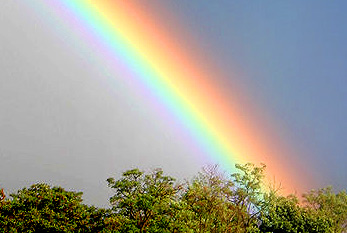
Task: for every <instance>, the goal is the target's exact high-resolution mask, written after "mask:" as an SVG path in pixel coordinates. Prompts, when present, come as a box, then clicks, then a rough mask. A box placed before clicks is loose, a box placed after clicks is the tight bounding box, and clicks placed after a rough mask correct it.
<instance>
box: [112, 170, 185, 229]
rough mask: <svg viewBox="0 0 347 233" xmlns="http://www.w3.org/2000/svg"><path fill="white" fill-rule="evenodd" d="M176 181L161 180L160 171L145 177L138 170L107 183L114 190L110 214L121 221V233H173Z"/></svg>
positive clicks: (163, 178)
mask: <svg viewBox="0 0 347 233" xmlns="http://www.w3.org/2000/svg"><path fill="white" fill-rule="evenodd" d="M174 181H175V179H174V178H172V177H170V176H164V175H163V171H162V170H161V169H156V170H153V171H152V172H151V173H149V174H145V173H144V172H142V171H140V170H139V169H132V170H128V171H126V172H124V173H123V175H122V178H121V179H120V180H117V181H116V180H115V179H114V178H109V179H107V182H108V186H109V187H111V188H112V189H114V190H115V194H114V196H112V197H111V198H110V203H111V205H112V206H113V208H112V209H113V211H114V212H115V213H116V214H118V215H119V216H120V218H121V219H122V221H123V224H122V227H121V231H122V232H175V231H177V230H174V228H175V226H174V222H173V219H174V215H175V211H174V210H175V209H174V206H175V203H177V201H178V200H177V196H176V193H177V192H178V191H179V189H180V187H179V186H175V185H174Z"/></svg>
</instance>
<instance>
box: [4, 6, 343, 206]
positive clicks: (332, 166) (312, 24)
mask: <svg viewBox="0 0 347 233" xmlns="http://www.w3.org/2000/svg"><path fill="white" fill-rule="evenodd" d="M24 2H26V3H30V1H29V0H26V1H19V0H14V1H10V0H3V1H2V2H1V3H0V54H1V55H0V71H1V73H0V161H1V162H0V185H1V187H4V188H5V189H6V190H7V191H14V190H17V189H19V188H22V187H23V186H26V185H30V184H32V183H35V182H39V181H40V182H41V181H43V182H48V183H50V184H53V185H61V186H63V187H65V188H67V189H75V190H78V191H81V190H82V191H83V192H84V199H85V200H86V202H87V203H92V204H96V205H106V203H107V202H108V197H109V194H110V191H109V189H108V188H107V187H106V182H105V180H106V178H108V177H109V176H112V175H119V174H120V173H121V172H122V171H124V170H126V169H129V168H132V167H136V166H138V167H141V168H144V169H149V168H154V167H162V168H163V169H164V171H166V172H167V173H169V174H172V175H173V176H175V177H179V178H180V177H189V176H191V175H193V174H195V173H196V172H197V171H198V169H199V168H200V167H201V166H202V165H204V164H206V163H208V161H198V160H197V158H194V156H192V149H191V148H189V147H187V145H186V144H185V142H184V141H185V140H184V139H180V138H179V137H178V136H177V134H176V132H175V130H174V129H173V126H172V125H174V124H175V123H174V122H172V125H170V124H168V121H167V120H165V119H161V118H160V117H158V116H156V112H155V111H153V110H152V109H151V107H150V104H149V103H148V100H146V99H143V98H142V96H141V95H140V94H137V93H136V91H135V90H133V89H131V88H129V85H127V84H125V83H123V82H122V80H123V79H118V78H117V77H111V76H112V74H110V73H109V72H108V71H107V67H105V65H104V64H103V63H102V60H99V59H98V58H97V57H95V59H91V57H93V56H90V53H92V51H91V50H89V49H88V48H85V47H83V45H81V44H79V43H78V41H77V39H74V36H73V32H71V31H69V29H68V28H64V27H63V26H62V27H61V28H54V29H52V28H50V26H51V25H52V24H51V23H49V21H50V20H55V19H51V18H49V17H46V18H45V14H47V15H49V12H47V13H45V12H41V13H39V14H38V12H37V11H35V10H34V8H35V7H28V5H27V4H26V3H24ZM217 2H218V3H217ZM246 2H247V1H215V2H213V1H204V2H203V1H192V0H190V1H162V2H161V3H160V4H161V5H162V6H164V7H167V9H170V11H171V13H172V14H173V15H177V19H178V21H179V22H180V23H182V24H184V25H185V27H186V28H187V29H188V30H189V31H190V32H191V33H192V35H194V36H195V37H196V38H200V39H199V43H200V44H199V45H200V46H201V47H202V48H203V49H204V50H205V51H206V54H212V55H211V56H212V57H213V58H214V60H215V62H216V63H217V64H218V65H219V66H220V67H221V68H222V69H224V70H225V71H227V70H228V69H230V65H229V62H230V61H232V62H233V67H237V68H238V69H239V70H240V71H242V72H244V73H246V74H247V75H245V76H244V79H243V80H239V82H240V83H241V84H242V85H244V86H247V87H250V88H252V92H251V93H252V96H251V97H250V98H256V99H259V100H260V101H263V102H264V103H265V105H266V106H267V107H268V109H267V111H268V112H269V115H272V116H273V117H274V118H275V119H279V121H280V122H281V124H282V126H283V128H284V132H283V135H284V137H285V138H286V139H287V140H289V141H290V142H291V143H293V144H295V145H296V146H297V147H298V148H299V149H300V150H302V151H305V154H307V157H305V158H302V161H303V162H305V163H307V165H308V166H312V167H314V169H313V171H314V172H315V174H314V175H316V176H319V179H320V180H321V185H322V186H323V185H327V184H333V185H334V186H336V187H338V188H346V184H347V172H346V170H347V169H345V167H346V164H347V158H346V157H347V156H346V149H347V148H346V146H347V143H346V141H347V123H346V119H347V91H346V90H347V66H346V61H347V45H346V41H347V38H346V36H347V27H346V25H345V24H346V22H347V16H346V14H345V12H346V10H347V7H346V3H344V2H343V1H305V2H304V1H290V3H289V2H282V1H281V2H279V1H253V3H251V4H248V3H246ZM264 2H266V3H267V4H265V3H264ZM149 3H150V4H154V5H155V4H158V3H155V1H149ZM33 4H35V3H34V1H33ZM46 20H47V21H46ZM75 47H80V48H79V49H75ZM110 80H112V81H110ZM227 81H228V80H227ZM230 85H231V84H230ZM294 156H295V155H294Z"/></svg>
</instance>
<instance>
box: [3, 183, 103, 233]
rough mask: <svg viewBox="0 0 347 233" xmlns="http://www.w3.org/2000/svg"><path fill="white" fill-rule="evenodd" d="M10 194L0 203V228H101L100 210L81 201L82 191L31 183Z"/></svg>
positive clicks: (83, 230)
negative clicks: (27, 186) (29, 185)
mask: <svg viewBox="0 0 347 233" xmlns="http://www.w3.org/2000/svg"><path fill="white" fill-rule="evenodd" d="M10 196H11V198H12V199H10V200H5V201H2V204H1V208H0V226H1V230H0V231H1V232H95V231H100V230H102V228H103V221H102V219H103V212H102V211H101V210H98V209H96V208H95V207H87V206H86V205H83V204H82V203H81V202H82V198H81V197H82V193H76V192H69V191H65V190H64V189H63V188H61V187H53V188H52V187H50V186H49V185H47V184H34V185H32V186H31V187H30V188H23V189H21V190H19V191H17V193H13V194H11V195H10Z"/></svg>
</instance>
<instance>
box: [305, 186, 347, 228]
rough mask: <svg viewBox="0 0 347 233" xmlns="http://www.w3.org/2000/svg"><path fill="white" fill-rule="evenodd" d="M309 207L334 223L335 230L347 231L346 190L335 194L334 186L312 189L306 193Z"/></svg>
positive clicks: (306, 201)
mask: <svg viewBox="0 0 347 233" xmlns="http://www.w3.org/2000/svg"><path fill="white" fill-rule="evenodd" d="M303 197H304V198H305V203H306V207H307V209H311V210H312V211H314V212H316V214H317V215H319V216H324V217H325V218H328V219H329V220H330V221H331V222H332V223H333V227H332V229H333V232H347V193H346V191H345V190H343V191H341V192H339V193H337V194H335V193H334V192H333V191H332V187H330V186H329V187H326V188H323V189H318V190H311V191H310V192H309V193H307V194H304V195H303Z"/></svg>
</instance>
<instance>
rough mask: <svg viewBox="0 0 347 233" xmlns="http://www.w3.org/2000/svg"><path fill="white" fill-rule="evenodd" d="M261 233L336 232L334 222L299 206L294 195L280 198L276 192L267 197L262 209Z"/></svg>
mask: <svg viewBox="0 0 347 233" xmlns="http://www.w3.org/2000/svg"><path fill="white" fill-rule="evenodd" d="M260 220H261V225H260V230H261V232H273V233H276V232H278V233H280V232H287V233H299V232H300V233H323V232H324V233H325V232H334V231H333V230H332V221H331V219H330V218H328V217H327V216H325V215H320V214H318V213H317V212H315V211H313V210H312V209H311V208H304V207H302V206H300V205H299V201H298V198H297V197H296V196H294V195H289V196H287V197H283V196H279V195H277V194H276V193H275V192H270V193H268V194H266V195H265V198H264V203H263V205H262V209H261V216H260Z"/></svg>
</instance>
